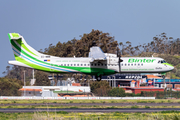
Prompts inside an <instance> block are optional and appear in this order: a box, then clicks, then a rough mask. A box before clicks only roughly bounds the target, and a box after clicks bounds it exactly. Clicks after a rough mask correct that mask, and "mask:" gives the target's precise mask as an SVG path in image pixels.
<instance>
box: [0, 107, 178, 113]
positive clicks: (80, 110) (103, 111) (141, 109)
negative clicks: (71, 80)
mask: <svg viewBox="0 0 180 120" xmlns="http://www.w3.org/2000/svg"><path fill="white" fill-rule="evenodd" d="M172 110H174V111H180V108H147V109H146V108H137V109H130V108H120V109H99V108H98V109H94V108H93V109H91V108H87V109H85V108H84V109H82V108H78V109H68V108H64V109H34V108H22V109H16V108H6V109H3V108H0V112H4V113H25V112H44V111H47V112H58V111H66V112H76V113H83V112H92V113H93V112H94V113H97V112H101V113H109V112H126V113H131V112H132V113H134V112H142V113H145V112H146V113H147V112H160V111H172Z"/></svg>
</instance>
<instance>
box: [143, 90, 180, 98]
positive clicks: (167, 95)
mask: <svg viewBox="0 0 180 120" xmlns="http://www.w3.org/2000/svg"><path fill="white" fill-rule="evenodd" d="M141 96H143V97H155V98H156V99H169V98H175V99H179V98H180V91H171V90H170V91H166V90H165V91H163V92H159V91H151V92H146V91H143V92H141Z"/></svg>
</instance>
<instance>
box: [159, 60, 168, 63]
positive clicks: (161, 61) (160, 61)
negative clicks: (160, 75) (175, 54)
mask: <svg viewBox="0 0 180 120" xmlns="http://www.w3.org/2000/svg"><path fill="white" fill-rule="evenodd" d="M158 63H166V61H165V60H159V61H158Z"/></svg>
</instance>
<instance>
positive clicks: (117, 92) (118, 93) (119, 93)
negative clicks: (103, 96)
mask: <svg viewBox="0 0 180 120" xmlns="http://www.w3.org/2000/svg"><path fill="white" fill-rule="evenodd" d="M108 95H109V96H112V97H125V96H126V94H125V90H124V89H123V88H119V87H116V88H113V89H111V90H110V91H109V93H108Z"/></svg>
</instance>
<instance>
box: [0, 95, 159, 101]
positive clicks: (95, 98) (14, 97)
mask: <svg viewBox="0 0 180 120" xmlns="http://www.w3.org/2000/svg"><path fill="white" fill-rule="evenodd" d="M0 99H1V100H7V99H9V100H11V99H18V100H28V99H29V100H31V99H34V100H38V99H39V100H40V99H50V100H58V99H81V100H82V99H90V100H98V99H101V100H105V99H131V100H133V99H134V100H136V99H155V97H36V96H34V97H28V96H1V97H0Z"/></svg>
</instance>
